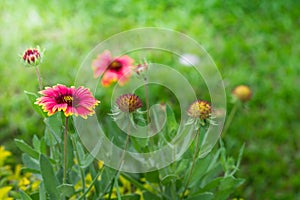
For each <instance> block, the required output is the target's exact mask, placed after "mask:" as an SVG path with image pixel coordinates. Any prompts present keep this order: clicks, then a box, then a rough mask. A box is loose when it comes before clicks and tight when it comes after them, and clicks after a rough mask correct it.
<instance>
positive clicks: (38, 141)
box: [32, 135, 41, 153]
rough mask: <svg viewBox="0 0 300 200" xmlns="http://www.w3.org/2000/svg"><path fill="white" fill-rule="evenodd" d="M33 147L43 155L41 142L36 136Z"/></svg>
mask: <svg viewBox="0 0 300 200" xmlns="http://www.w3.org/2000/svg"><path fill="white" fill-rule="evenodd" d="M32 145H33V148H34V149H35V150H36V151H37V152H39V153H41V142H40V140H39V139H38V137H37V136H36V135H34V136H33V139H32Z"/></svg>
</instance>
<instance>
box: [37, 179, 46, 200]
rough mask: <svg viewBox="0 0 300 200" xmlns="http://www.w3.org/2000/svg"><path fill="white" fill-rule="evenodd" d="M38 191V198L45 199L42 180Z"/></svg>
mask: <svg viewBox="0 0 300 200" xmlns="http://www.w3.org/2000/svg"><path fill="white" fill-rule="evenodd" d="M39 193H40V199H39V200H46V199H47V197H46V190H45V185H44V182H43V181H41V184H40V191H39Z"/></svg>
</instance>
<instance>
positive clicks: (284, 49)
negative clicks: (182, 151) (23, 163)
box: [0, 0, 300, 199]
mask: <svg viewBox="0 0 300 200" xmlns="http://www.w3.org/2000/svg"><path fill="white" fill-rule="evenodd" d="M299 10H300V3H299V2H298V1H293V0H287V1H281V0H276V1H272V2H271V1H267V0H263V1H258V0H255V1H247V2H246V1H242V0H238V1H223V0H220V1H216V0H214V1H210V0H206V1H201V2H200V1H197V0H191V1H179V0H175V1H171V0H166V1H158V0H152V1H148V2H140V1H137V0H120V1H117V0H110V1H109V0H103V1H70V0H69V1H47V2H44V1H37V0H24V1H21V0H17V1H8V0H3V1H1V2H0V11H1V12H0V15H1V18H0V25H1V29H0V36H1V38H0V44H1V51H0V57H1V59H0V75H1V79H0V84H1V87H0V94H1V96H0V104H1V106H0V143H1V144H4V145H5V146H7V147H8V148H9V149H12V150H13V151H15V152H16V150H15V148H14V144H13V142H12V139H13V138H15V137H21V138H23V139H26V140H29V138H30V137H31V136H32V135H33V134H41V133H42V132H43V131H42V130H43V124H42V119H40V118H39V117H38V116H37V114H35V113H34V111H33V110H32V109H31V107H30V105H29V103H28V101H27V100H26V97H25V95H24V93H23V90H28V91H36V90H37V88H38V84H37V81H36V80H35V78H33V77H35V71H34V69H26V68H24V67H23V66H22V65H21V64H20V62H19V60H20V58H19V57H18V55H20V54H21V53H22V51H23V50H24V49H25V48H27V47H30V46H36V45H40V46H41V47H42V48H45V49H46V52H45V53H46V57H45V59H44V62H43V65H42V67H41V69H40V70H41V73H42V74H43V78H44V80H43V81H44V84H45V85H54V84H56V83H62V84H67V85H70V84H72V82H73V81H74V78H75V76H76V72H77V68H78V67H79V66H80V64H81V62H82V60H83V59H84V58H85V56H86V55H87V53H88V52H89V51H90V50H91V49H92V48H93V47H94V46H95V45H97V44H98V43H99V42H101V41H102V40H104V39H106V38H108V37H109V36H111V35H112V34H115V33H119V32H121V31H125V30H128V29H131V28H137V27H145V26H154V27H164V28H170V29H174V30H176V31H180V32H183V33H186V34H187V35H189V36H191V37H192V38H194V39H195V40H197V41H198V42H199V43H200V44H202V45H203V46H204V48H206V50H207V51H208V52H209V54H210V55H211V56H212V57H213V59H214V60H215V62H216V64H217V66H218V67H219V70H220V71H221V74H222V76H223V78H224V81H225V84H226V90H227V94H228V100H230V95H229V94H230V91H231V89H232V88H233V87H234V86H235V85H238V84H248V85H249V86H250V87H251V88H252V89H253V91H254V96H253V99H252V101H251V102H250V103H249V105H248V108H247V109H244V110H242V111H240V112H238V114H237V115H236V117H235V119H234V121H233V123H232V126H231V127H230V129H229V132H228V134H227V135H226V137H225V142H226V143H227V145H228V146H229V148H230V151H231V152H232V155H236V154H237V151H238V149H239V147H240V146H241V145H242V144H243V143H244V142H245V143H246V149H245V154H244V159H243V162H242V166H241V170H240V172H239V175H240V176H241V177H245V178H246V179H247V181H246V183H245V184H244V186H243V187H242V188H240V189H239V190H238V191H237V192H236V194H235V195H236V196H241V197H244V198H245V199H296V198H297V196H300V181H299V180H300V174H299V169H300V153H299V149H300V148H299V144H298V141H300V131H299V130H300V123H299V119H300V114H299V113H300V112H299V111H300V104H299V99H300V98H299V97H300V87H299V85H300V79H299V75H300V67H299V63H300V62H299V61H300V57H299V52H300V45H298V44H300V32H299V30H300V18H299ZM230 108H231V105H230V104H229V105H228V109H230ZM16 153H18V152H16Z"/></svg>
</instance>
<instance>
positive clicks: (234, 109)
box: [222, 102, 239, 137]
mask: <svg viewBox="0 0 300 200" xmlns="http://www.w3.org/2000/svg"><path fill="white" fill-rule="evenodd" d="M238 104H239V102H235V103H234V105H233V108H232V109H231V111H230V114H229V116H228V118H227V120H226V123H225V126H224V129H223V132H222V137H224V135H225V134H226V132H227V131H228V128H229V126H230V124H231V122H232V120H233V117H234V115H235V114H236V111H237V108H238Z"/></svg>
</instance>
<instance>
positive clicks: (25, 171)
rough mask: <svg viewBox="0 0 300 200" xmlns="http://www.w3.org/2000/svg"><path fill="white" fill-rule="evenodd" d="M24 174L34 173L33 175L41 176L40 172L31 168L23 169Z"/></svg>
mask: <svg viewBox="0 0 300 200" xmlns="http://www.w3.org/2000/svg"><path fill="white" fill-rule="evenodd" d="M22 173H33V174H40V173H41V172H40V170H36V169H31V168H26V167H24V168H22Z"/></svg>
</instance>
